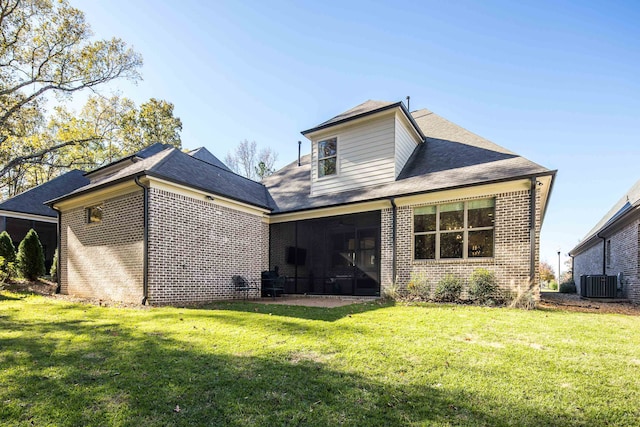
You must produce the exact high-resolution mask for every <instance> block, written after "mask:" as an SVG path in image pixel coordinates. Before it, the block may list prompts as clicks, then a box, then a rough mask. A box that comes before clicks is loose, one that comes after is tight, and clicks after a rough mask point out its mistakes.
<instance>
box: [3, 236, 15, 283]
mask: <svg viewBox="0 0 640 427" xmlns="http://www.w3.org/2000/svg"><path fill="white" fill-rule="evenodd" d="M0 257H2V259H3V260H2V263H0V270H2V272H3V273H8V274H9V275H11V270H12V268H10V267H11V266H12V265H13V263H14V262H15V261H16V248H15V246H13V241H12V240H11V236H9V233H7V232H6V231H3V232H2V233H0Z"/></svg>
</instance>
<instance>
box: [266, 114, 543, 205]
mask: <svg viewBox="0 0 640 427" xmlns="http://www.w3.org/2000/svg"><path fill="white" fill-rule="evenodd" d="M365 104H366V103H365ZM363 105H364V104H363ZM412 115H413V118H414V119H415V122H416V123H417V124H418V126H419V127H420V129H421V130H422V132H423V133H424V134H425V135H426V142H425V143H422V144H419V145H418V146H417V147H416V149H415V151H414V153H413V154H412V156H411V158H410V159H409V161H408V162H407V164H406V165H405V167H404V169H403V170H402V172H401V173H400V175H399V176H398V179H396V180H395V181H394V182H391V183H389V184H383V185H378V186H372V187H365V188H361V189H358V190H352V191H345V192H341V193H335V194H328V195H323V196H316V197H311V196H310V194H311V182H310V179H309V176H310V175H309V174H310V170H311V166H310V164H309V162H310V155H307V156H304V157H303V158H302V161H301V166H300V167H298V166H297V162H294V163H291V164H290V165H288V166H286V167H284V168H283V169H281V170H280V171H278V172H276V173H275V174H273V175H272V176H270V177H268V178H266V179H264V180H263V184H265V185H266V187H267V189H268V190H269V192H270V194H271V196H272V197H273V199H274V202H275V205H276V208H275V210H274V213H278V212H291V211H298V210H305V209H313V208H320V207H326V206H335V205H341V204H347V203H355V202H362V201H366V200H375V199H381V198H387V197H393V196H400V195H409V194H416V193H424V192H431V191H439V190H444V189H447V188H456V187H463V186H470V185H478V184H482V183H487V182H495V181H501V180H507V179H514V178H518V177H524V176H531V175H537V174H545V173H549V174H550V173H552V171H550V170H549V169H547V168H545V167H543V166H540V165H538V164H536V163H534V162H531V161H529V160H527V159H525V158H524V157H521V156H519V155H517V154H515V153H513V152H511V151H509V150H507V149H505V148H503V147H501V146H499V145H497V144H494V143H492V142H491V141H488V140H486V139H484V138H481V137H479V136H478V135H475V134H473V133H471V132H469V131H467V130H466V129H464V128H461V127H460V126H458V125H455V124H453V123H451V122H449V121H448V120H445V119H443V118H442V117H440V116H438V115H436V114H434V113H432V112H430V111H428V110H418V111H415V112H413V113H412Z"/></svg>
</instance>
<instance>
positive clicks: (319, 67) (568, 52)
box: [71, 0, 640, 266]
mask: <svg viewBox="0 0 640 427" xmlns="http://www.w3.org/2000/svg"><path fill="white" fill-rule="evenodd" d="M71 3H72V4H73V5H74V6H76V7H78V8H80V9H81V10H83V11H84V12H85V13H86V17H87V20H88V22H89V23H90V24H91V26H92V28H93V30H94V32H95V35H96V37H100V38H107V37H114V36H115V37H119V38H122V39H123V40H125V41H126V42H127V43H128V44H129V45H131V46H133V47H134V48H135V49H136V50H137V51H138V52H140V53H141V54H142V55H143V57H144V61H145V65H144V67H143V69H142V74H143V78H144V80H143V81H141V82H140V83H138V85H136V86H134V85H131V84H128V83H126V82H118V83H117V84H116V85H113V86H112V87H111V88H110V90H114V91H115V90H117V91H119V92H120V93H121V94H122V95H123V96H127V97H129V98H131V99H133V100H134V101H136V103H138V104H140V103H142V102H145V101H146V100H148V99H149V98H151V97H155V98H161V99H165V100H167V101H170V102H172V103H173V104H174V105H175V114H176V115H177V116H178V117H180V118H181V119H182V122H183V125H184V129H183V132H182V141H183V146H184V147H186V148H195V147H199V146H204V147H206V148H207V149H208V150H210V151H211V152H212V153H214V154H215V155H216V156H218V157H219V158H221V159H223V158H224V156H225V154H226V153H227V152H228V151H229V150H230V149H231V148H233V147H234V146H236V145H237V144H238V143H239V142H240V141H241V140H243V139H248V140H250V141H252V140H255V141H256V142H257V143H258V145H259V146H261V147H266V146H269V147H272V148H273V149H274V150H275V151H276V152H277V153H279V161H278V166H283V165H285V164H287V163H289V162H292V161H294V160H295V159H296V158H297V141H298V140H302V141H303V153H304V152H308V151H309V148H310V146H309V143H308V142H307V140H306V139H304V138H303V137H302V136H301V135H300V133H299V132H300V131H302V130H305V129H308V128H310V127H312V126H314V125H316V124H318V123H320V122H322V121H324V120H326V119H329V118H331V117H333V116H334V115H336V114H338V113H340V112H342V111H344V110H347V109H349V108H351V107H353V106H355V105H357V104H359V103H361V102H363V101H365V100H367V99H375V100H385V101H400V100H404V98H405V96H407V95H410V96H411V109H412V110H414V109H419V108H428V109H430V110H432V111H434V112H435V113H437V114H439V115H441V116H443V117H445V118H447V119H448V120H450V121H452V122H454V123H456V124H458V125H461V126H463V127H465V128H466V129H468V130H470V131H472V132H474V133H477V134H479V135H481V136H483V137H485V138H487V139H489V140H491V141H493V142H495V143H497V144H499V145H502V146H505V147H507V148H508V149H510V150H512V151H515V152H516V153H518V154H520V155H522V156H524V157H527V158H528V159H530V160H532V161H535V162H537V163H539V164H542V165H543V166H546V167H548V168H550V169H558V175H557V181H556V183H555V187H554V189H553V194H552V196H551V201H550V206H549V210H548V212H547V217H546V219H545V223H544V226H543V231H542V242H541V254H540V256H541V259H542V260H546V261H548V262H550V263H551V264H552V265H554V266H557V263H558V258H557V253H556V252H557V250H558V249H559V250H560V251H561V252H562V254H563V257H562V261H563V262H564V260H565V258H566V257H565V255H566V253H567V252H568V251H569V250H570V249H571V248H572V247H573V246H575V245H576V244H577V243H578V241H579V239H581V238H582V237H584V235H585V234H586V233H587V232H588V231H589V229H590V228H591V227H592V226H593V225H595V223H596V222H597V221H598V220H599V219H600V218H601V217H602V216H603V215H604V214H605V213H606V212H607V211H608V210H609V208H610V207H611V206H612V205H613V204H614V203H615V202H616V201H617V200H618V199H620V198H621V197H622V196H623V195H624V194H625V192H626V191H627V190H628V189H629V188H630V187H631V186H632V185H633V184H634V183H635V182H636V181H637V180H638V179H640V168H639V167H638V165H640V79H639V78H638V77H639V76H640V30H639V28H640V26H638V24H637V23H638V22H640V3H638V2H636V1H600V2H591V1H574V2H563V1H549V2H547V1H536V2H514V1H504V2H497V1H477V2H473V1H460V0H458V1H455V2H442V1H419V2H412V1H409V2H390V1H389V2H378V1H370V2H349V1H340V2H333V1H323V2H318V1H309V2H305V1H297V2H281V1H268V2H264V1H257V2H248V1H247V2H244V1H237V0H236V1H229V2H227V1H192V0H182V1H172V0H167V1H165V2H161V1H142V0H127V1H122V0H71Z"/></svg>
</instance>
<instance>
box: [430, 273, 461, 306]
mask: <svg viewBox="0 0 640 427" xmlns="http://www.w3.org/2000/svg"><path fill="white" fill-rule="evenodd" d="M461 293H462V281H461V280H460V279H459V278H458V277H456V276H454V275H453V274H447V275H446V276H445V277H444V278H443V279H442V280H440V281H439V282H438V284H437V286H436V289H435V291H434V293H433V298H434V299H435V300H436V301H441V302H455V301H458V300H459V299H460V294H461Z"/></svg>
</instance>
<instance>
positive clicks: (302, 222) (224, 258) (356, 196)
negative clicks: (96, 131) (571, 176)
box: [50, 101, 555, 304]
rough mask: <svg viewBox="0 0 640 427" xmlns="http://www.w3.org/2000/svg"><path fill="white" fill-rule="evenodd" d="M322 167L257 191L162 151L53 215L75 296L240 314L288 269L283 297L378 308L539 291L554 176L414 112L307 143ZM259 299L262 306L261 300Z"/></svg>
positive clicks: (197, 158) (349, 120)
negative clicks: (486, 283)
mask: <svg viewBox="0 0 640 427" xmlns="http://www.w3.org/2000/svg"><path fill="white" fill-rule="evenodd" d="M302 134H303V135H304V136H305V137H307V138H308V139H309V140H310V142H311V154H309V155H306V156H303V157H301V158H299V159H298V160H297V161H295V162H293V163H291V164H289V165H288V166H285V167H284V168H282V169H281V170H279V171H277V172H275V173H274V174H273V175H271V176H269V177H268V178H266V179H264V180H263V182H262V183H257V182H253V181H250V180H248V179H245V178H243V177H240V176H238V175H236V174H234V173H233V172H231V171H230V170H229V169H227V168H226V166H224V165H223V164H222V163H221V162H220V161H219V160H218V159H216V158H215V157H214V156H213V155H211V154H210V153H208V152H206V150H204V149H202V150H200V151H199V152H198V153H190V154H193V155H189V154H187V153H182V152H180V151H179V150H176V149H173V148H168V147H164V146H161V145H156V146H152V148H150V149H152V151H153V153H152V154H150V155H147V156H145V157H144V158H143V157H139V156H132V157H130V158H127V159H123V160H121V161H119V162H116V163H114V164H110V165H107V166H105V167H103V168H100V169H98V170H96V171H93V172H91V173H89V174H87V177H88V178H89V179H90V181H91V182H90V184H88V185H87V186H85V187H83V188H80V189H78V190H76V191H75V192H72V193H70V194H67V195H65V196H63V197H61V198H58V199H56V200H53V201H51V202H50V204H51V205H52V206H53V207H54V208H56V209H58V210H59V211H60V212H61V214H60V218H61V257H60V259H61V266H60V272H61V289H62V292H64V293H70V294H75V295H81V296H85V297H97V298H106V299H115V300H122V301H128V302H140V301H144V302H149V303H151V304H180V303H191V302H205V301H211V300H217V299H231V298H237V297H239V295H238V294H237V292H235V290H234V287H233V285H232V284H231V276H232V275H235V274H240V275H244V276H246V277H247V278H249V279H251V280H255V281H257V282H259V278H260V273H261V271H263V270H267V269H273V268H274V267H276V266H278V267H279V270H280V274H283V275H285V276H286V277H287V282H286V289H285V291H286V293H291V294H319V295H328V294H329V295H336V294H338V295H380V294H381V293H383V292H384V290H385V288H386V287H389V286H392V285H393V284H394V283H395V284H396V285H397V286H400V287H404V286H406V285H407V283H408V281H409V279H410V277H411V274H412V273H416V272H421V273H425V274H426V276H427V277H428V278H429V280H430V281H431V283H433V284H435V283H436V282H437V281H438V280H439V279H440V278H442V277H444V275H445V274H448V273H453V274H456V275H458V276H460V277H461V278H463V279H466V278H468V276H469V275H470V274H471V272H472V271H473V270H474V269H476V268H479V267H484V268H487V269H490V270H493V271H495V272H496V274H497V277H498V279H499V282H500V285H501V286H502V287H504V288H518V287H520V288H522V287H525V286H528V284H529V283H537V274H538V273H537V271H538V252H539V233H540V227H541V225H542V222H543V219H544V214H545V211H546V208H547V201H548V198H549V194H550V191H551V187H552V183H553V179H554V177H555V171H550V170H548V169H546V168H544V167H542V166H540V165H537V164H535V163H533V162H531V161H529V160H527V159H525V158H523V157H521V156H519V155H517V154H515V153H513V152H511V151H509V150H506V149H504V148H502V147H500V146H498V145H496V144H493V143H492V142H490V141H487V140H486V139H483V138H481V137H479V136H477V135H474V134H472V133H471V132H468V131H467V130H465V129H463V128H461V127H459V126H457V125H455V124H453V123H450V122H448V121H446V120H445V119H443V118H441V117H439V116H437V115H436V114H433V113H432V112H430V111H427V110H418V111H414V112H412V113H410V112H409V111H408V110H407V108H406V107H405V105H404V104H403V103H401V102H397V103H388V102H378V101H367V102H365V103H363V104H361V105H358V106H357V107H355V108H353V109H351V110H349V111H346V112H345V113H342V114H340V115H338V116H336V117H334V118H332V119H331V120H328V121H326V122H324V123H321V124H320V125H318V126H316V127H313V128H311V129H309V130H306V131H304V132H302ZM258 295H259V291H258V290H254V291H252V293H251V296H254V297H255V296H258Z"/></svg>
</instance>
